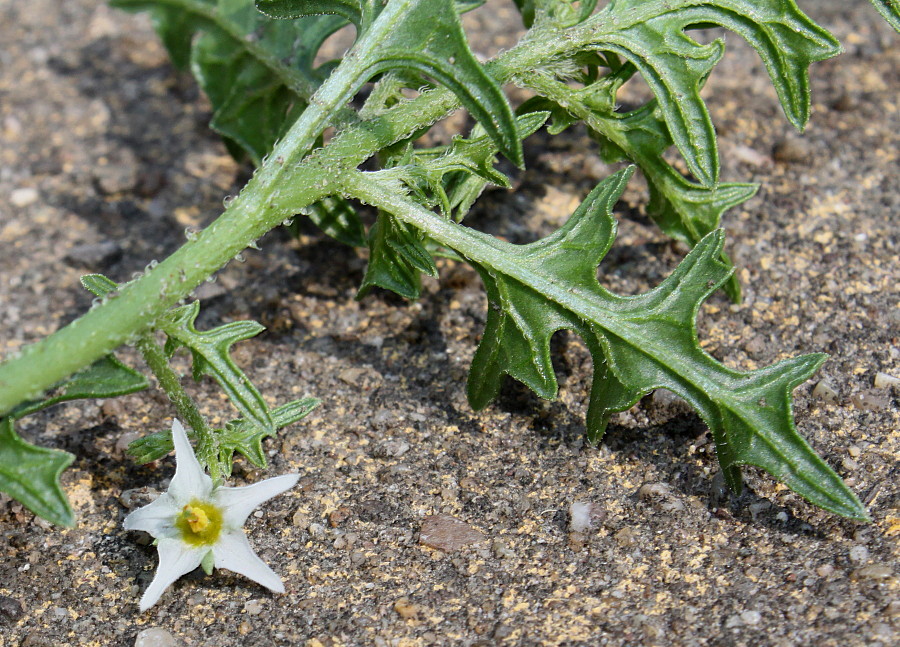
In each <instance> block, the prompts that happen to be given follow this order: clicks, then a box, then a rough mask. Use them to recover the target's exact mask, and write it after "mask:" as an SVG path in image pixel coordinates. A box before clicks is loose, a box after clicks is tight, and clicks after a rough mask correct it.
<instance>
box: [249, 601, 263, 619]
mask: <svg viewBox="0 0 900 647" xmlns="http://www.w3.org/2000/svg"><path fill="white" fill-rule="evenodd" d="M262 610H263V606H262V602H261V601H260V600H247V602H245V603H244V611H246V612H247V614H248V615H251V616H258V615H259V614H260V613H262Z"/></svg>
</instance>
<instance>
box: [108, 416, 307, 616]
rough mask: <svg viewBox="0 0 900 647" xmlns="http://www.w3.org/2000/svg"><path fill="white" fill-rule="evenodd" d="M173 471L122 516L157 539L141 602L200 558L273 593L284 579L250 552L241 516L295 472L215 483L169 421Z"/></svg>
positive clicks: (153, 598) (155, 596)
mask: <svg viewBox="0 0 900 647" xmlns="http://www.w3.org/2000/svg"><path fill="white" fill-rule="evenodd" d="M172 442H173V444H174V445H175V462H176V467H175V476H174V478H172V483H171V484H170V485H169V489H168V491H166V492H164V493H163V494H161V495H160V496H159V498H157V499H156V500H155V501H153V502H152V503H150V504H149V505H146V506H144V507H143V508H140V509H138V510H135V511H134V512H132V513H131V514H129V515H128V516H127V517H125V524H124V525H125V529H126V530H144V531H146V532H148V533H150V534H151V535H153V536H154V537H156V540H157V550H158V551H159V567H158V568H157V570H156V576H155V577H154V578H153V581H152V582H151V583H150V586H148V587H147V590H146V591H145V592H144V595H143V597H142V598H141V602H140V609H141V611H146V610H147V609H149V608H150V607H152V606H153V605H154V604H156V602H157V600H159V598H160V596H161V595H162V594H163V592H164V591H165V590H166V589H167V588H168V587H169V585H170V584H172V583H173V582H174V581H175V580H177V579H178V578H179V577H181V576H182V575H184V574H185V573H189V572H190V571H192V570H194V569H195V568H197V567H198V566H200V565H201V564H202V565H203V567H204V570H206V571H207V572H208V573H209V572H211V571H212V566H215V567H216V568H225V569H228V570H229V571H234V572H235V573H240V574H241V575H244V576H246V577H249V578H250V579H251V580H254V581H256V582H258V583H260V584H262V585H263V586H265V587H266V588H268V589H271V590H272V591H275V592H276V593H284V584H282V582H281V578H280V577H279V576H278V574H277V573H275V571H273V570H272V569H271V568H269V567H268V566H266V564H265V563H264V562H263V561H262V560H261V559H260V558H259V557H258V556H257V555H256V553H255V552H253V549H252V548H251V547H250V543H249V542H248V541H247V536H246V535H245V534H244V522H245V521H246V520H247V517H248V516H249V515H250V513H251V512H253V509H254V508H256V507H257V506H258V505H259V504H261V503H262V502H263V501H267V500H268V499H271V498H272V497H274V496H275V495H278V494H281V493H282V492H284V491H285V490H289V489H290V488H292V487H293V486H294V485H296V483H297V479H298V478H300V476H299V474H285V475H283V476H277V477H275V478H271V479H266V480H265V481H260V482H259V483H254V484H253V485H248V486H246V487H215V486H213V482H212V479H211V478H210V477H209V476H207V475H206V473H204V471H203V468H201V467H200V463H199V462H198V461H197V457H196V456H195V455H194V450H193V449H192V448H191V444H190V442H189V441H188V437H187V434H186V433H185V431H184V427H182V426H181V423H180V422H178V421H177V420H175V421H174V422H173V423H172Z"/></svg>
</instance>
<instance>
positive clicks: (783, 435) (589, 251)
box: [458, 172, 867, 519]
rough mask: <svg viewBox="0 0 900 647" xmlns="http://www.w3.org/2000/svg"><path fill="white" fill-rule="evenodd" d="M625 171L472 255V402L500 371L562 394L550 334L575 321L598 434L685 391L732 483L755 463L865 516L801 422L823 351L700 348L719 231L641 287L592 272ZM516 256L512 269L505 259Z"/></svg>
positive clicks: (491, 393)
mask: <svg viewBox="0 0 900 647" xmlns="http://www.w3.org/2000/svg"><path fill="white" fill-rule="evenodd" d="M630 175H631V173H630V172H620V173H618V174H616V175H614V176H612V177H611V178H609V179H608V180H606V181H604V182H602V183H601V184H600V185H598V186H597V188H595V189H594V190H593V191H592V192H591V194H590V195H588V197H587V198H586V199H585V200H584V202H582V204H581V206H580V207H579V208H578V210H577V211H576V212H575V213H574V214H572V217H571V218H570V219H569V221H568V222H567V223H566V225H565V226H563V227H562V228H561V229H560V230H559V231H557V232H556V233H555V234H553V235H552V236H550V237H548V238H545V239H542V240H539V241H537V242H535V243H531V244H529V245H511V244H509V243H505V242H502V241H499V240H496V239H494V238H492V237H491V238H489V237H486V236H485V237H483V239H484V241H485V242H486V243H487V244H488V245H490V246H491V247H492V248H493V249H494V250H495V253H494V255H493V260H490V261H477V262H475V261H473V265H475V267H476V269H477V270H478V271H479V274H480V275H481V278H482V280H483V281H484V284H485V288H486V290H487V294H488V302H489V306H488V317H487V323H486V324H485V331H484V335H483V338H482V341H481V344H480V345H479V347H478V350H477V351H476V353H475V357H474V359H473V361H472V368H471V372H470V374H469V384H468V393H469V401H470V403H471V404H472V406H473V407H475V408H476V409H480V408H483V407H484V406H486V405H487V404H488V403H489V402H490V401H491V400H493V399H494V398H495V397H496V395H497V393H498V390H499V386H500V377H501V376H502V375H503V374H504V373H506V374H509V375H511V376H513V377H514V378H516V379H517V380H519V381H521V382H523V383H524V384H526V385H527V386H528V387H529V388H531V389H532V390H533V391H534V392H535V393H537V394H538V395H540V396H541V397H543V398H547V399H552V398H555V397H556V391H557V383H556V376H555V374H554V372H553V366H552V364H551V361H550V338H551V336H552V335H553V333H554V332H556V331H557V330H561V329H564V328H565V329H570V330H574V331H576V332H578V333H579V334H580V335H581V336H582V337H583V338H584V339H585V342H586V343H587V345H588V348H589V349H590V351H591V355H592V357H593V359H594V384H593V387H592V389H591V400H590V406H589V409H588V420H587V425H588V436H589V438H590V439H591V440H592V441H595V442H596V441H599V440H600V438H601V436H602V435H603V431H604V429H605V428H606V425H607V422H608V421H609V417H610V415H611V414H612V413H614V412H616V411H624V410H626V409H628V408H630V407H631V406H633V405H634V404H635V403H636V402H637V401H638V400H639V399H640V398H641V397H642V396H643V395H646V394H647V393H649V392H650V391H652V390H654V389H658V388H665V389H668V390H670V391H672V392H674V393H676V394H678V395H680V396H681V397H683V398H684V399H685V400H687V401H688V402H689V403H690V404H691V406H692V407H693V408H694V409H695V410H696V411H697V412H698V413H699V414H700V416H701V417H702V418H703V420H704V422H706V424H707V425H709V428H710V429H711V430H712V433H713V436H714V437H715V440H716V449H717V455H718V458H719V462H720V464H721V465H722V470H723V473H724V474H725V476H726V480H727V481H728V483H729V484H730V485H731V486H732V487H733V488H734V489H736V490H740V483H741V481H740V471H739V470H738V466H739V465H756V466H758V467H761V468H763V469H765V470H766V471H767V472H769V473H770V474H772V475H773V476H774V477H775V478H777V479H779V480H781V481H782V482H784V483H785V484H786V485H788V486H789V487H790V488H791V489H793V490H794V491H795V492H798V493H799V494H801V495H803V496H804V497H806V498H807V499H808V500H810V501H811V502H813V503H815V504H816V505H818V506H821V507H823V508H825V509H827V510H831V511H832V512H836V513H837V514H842V515H845V516H849V517H853V518H857V519H865V518H867V517H866V514H865V511H864V508H863V507H862V505H861V504H860V503H859V501H858V500H857V499H856V497H855V496H854V495H853V493H852V492H850V490H849V489H847V487H846V486H845V485H844V484H843V482H842V481H841V479H840V477H838V476H837V475H836V474H835V473H834V472H833V471H832V470H831V469H830V468H829V467H828V466H827V465H826V464H825V463H824V462H823V461H822V460H821V459H819V457H818V456H816V454H815V453H814V452H813V451H812V449H811V448H810V447H809V445H808V444H807V443H806V442H805V441H804V440H803V438H802V437H801V436H800V435H799V434H797V432H796V429H795V428H794V424H793V419H792V416H791V407H790V392H791V391H792V390H793V389H794V387H796V386H797V385H798V384H800V383H801V382H803V381H804V380H806V379H807V378H808V377H809V376H810V375H811V374H812V373H814V372H815V371H816V370H817V369H818V367H819V365H820V364H821V363H822V362H823V361H824V360H825V356H824V355H805V356H802V357H797V358H794V359H789V360H784V361H782V362H779V363H778V364H775V365H773V366H769V367H765V368H762V369H758V370H755V371H749V372H743V371H735V370H731V369H728V368H726V367H725V366H724V365H722V364H721V363H719V362H718V361H716V360H715V359H713V358H712V357H711V356H710V355H708V354H707V353H705V352H704V351H703V350H702V349H701V348H700V345H699V344H698V341H697V335H696V329H695V325H694V320H695V318H696V315H697V310H698V308H699V307H700V304H701V303H702V302H703V301H704V300H705V299H706V298H707V297H708V296H709V294H710V293H712V292H713V291H714V290H715V289H716V288H717V287H718V286H720V285H721V284H722V283H723V282H724V281H725V280H727V278H728V276H729V274H730V272H729V270H728V269H727V268H726V266H725V265H724V264H723V263H721V262H720V261H719V260H718V257H719V254H720V250H721V246H722V239H723V238H722V233H721V231H717V232H714V233H712V234H709V235H708V236H706V237H705V238H704V239H703V240H702V241H700V243H699V244H698V245H697V246H696V247H695V248H694V250H693V251H692V252H691V253H690V254H689V255H688V256H687V258H685V259H684V261H683V262H682V263H681V264H680V265H679V266H678V268H677V269H676V270H675V272H674V273H673V274H672V275H671V276H670V277H669V278H668V279H666V280H665V281H664V282H663V283H662V284H661V285H659V286H658V287H657V288H655V289H653V290H651V291H650V292H647V293H646V294H642V295H639V296H635V297H619V296H616V295H614V294H611V293H610V292H608V291H607V290H605V289H604V288H602V287H601V286H600V284H599V283H598V282H597V265H598V263H599V262H600V261H601V260H602V258H603V256H604V255H605V254H606V252H607V251H608V249H609V247H610V246H611V245H612V242H613V240H614V238H615V221H614V220H613V218H612V207H613V205H614V204H615V201H616V200H617V199H618V197H619V195H620V194H621V192H622V190H623V189H624V187H625V183H626V181H627V179H628V177H629V176H630ZM458 251H460V253H464V252H463V250H458ZM500 259H502V262H501V260H500ZM513 265H514V266H516V267H517V268H518V274H517V275H515V276H514V275H511V274H510V273H509V272H508V271H507V270H506V269H505V268H506V267H507V266H513Z"/></svg>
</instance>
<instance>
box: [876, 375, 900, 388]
mask: <svg viewBox="0 0 900 647" xmlns="http://www.w3.org/2000/svg"><path fill="white" fill-rule="evenodd" d="M891 386H900V378H897V377H894V376H893V375H888V374H887V373H882V372H881V371H878V372H877V373H876V374H875V388H876V389H886V388H888V387H891Z"/></svg>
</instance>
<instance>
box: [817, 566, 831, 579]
mask: <svg viewBox="0 0 900 647" xmlns="http://www.w3.org/2000/svg"><path fill="white" fill-rule="evenodd" d="M832 573H834V566H832V565H831V564H822V565H821V566H819V567H817V568H816V575H818V576H819V577H828V576H829V575H831V574H832Z"/></svg>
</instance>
